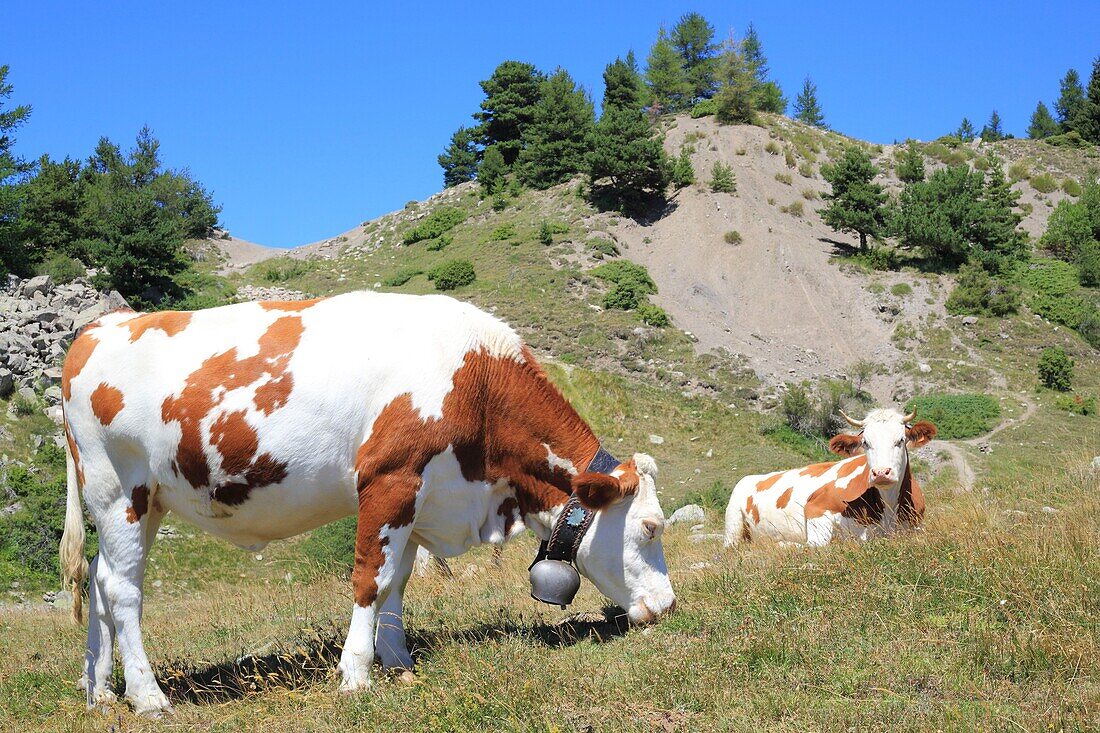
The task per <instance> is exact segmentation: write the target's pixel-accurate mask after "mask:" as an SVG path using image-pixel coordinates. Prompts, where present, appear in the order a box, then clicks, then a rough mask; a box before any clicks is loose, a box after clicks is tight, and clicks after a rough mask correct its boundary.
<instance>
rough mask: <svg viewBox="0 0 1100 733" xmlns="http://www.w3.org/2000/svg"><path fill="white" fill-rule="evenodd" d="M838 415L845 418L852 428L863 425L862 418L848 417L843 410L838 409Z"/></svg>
mask: <svg viewBox="0 0 1100 733" xmlns="http://www.w3.org/2000/svg"><path fill="white" fill-rule="evenodd" d="M840 416H841V417H842V418H844V419H845V420H847V421H848V424H849V425H851V426H852V427H853V428H862V427H863V420H856V419H855V418H854V417H849V415H848V413H846V412H845V411H844V410H841V411H840Z"/></svg>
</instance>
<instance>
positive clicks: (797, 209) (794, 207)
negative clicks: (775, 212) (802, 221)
mask: <svg viewBox="0 0 1100 733" xmlns="http://www.w3.org/2000/svg"><path fill="white" fill-rule="evenodd" d="M779 210H780V211H782V212H783V213H784V214H790V215H791V216H798V217H800V216H802V213H803V211H804V209H803V207H802V202H801V201H792V202H791V203H789V204H787V205H786V206H780V207H779Z"/></svg>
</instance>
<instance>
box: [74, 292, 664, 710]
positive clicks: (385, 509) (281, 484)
mask: <svg viewBox="0 0 1100 733" xmlns="http://www.w3.org/2000/svg"><path fill="white" fill-rule="evenodd" d="M62 395H63V405H64V410H65V427H66V434H67V438H68V469H69V483H68V486H69V488H68V508H67V512H66V521H65V534H64V536H63V539H62V542H61V561H62V567H63V572H64V574H65V576H66V578H67V579H68V580H69V581H71V582H73V584H74V590H76V589H77V588H76V584H77V583H79V581H81V580H82V579H83V577H84V575H85V573H87V574H88V575H89V576H90V582H89V586H90V588H89V615H90V619H89V629H88V647H87V655H86V659H87V664H86V669H85V675H86V677H85V679H84V680H83V682H84V684H85V685H86V689H87V694H88V703H89V705H95V704H98V703H102V702H109V701H111V700H112V699H114V696H113V694H112V692H111V691H110V689H109V688H108V681H109V679H110V676H111V666H112V651H113V649H112V648H113V645H114V642H115V640H116V639H117V641H118V645H119V649H120V652H121V658H122V662H123V665H124V667H125V678H126V695H127V697H128V698H129V699H130V701H131V702H132V704H133V705H134V707H135V709H136V710H138V711H140V712H146V713H157V712H159V711H162V710H165V709H167V708H168V707H169V702H168V699H167V698H166V697H165V695H164V694H163V692H162V691H161V689H160V688H159V686H158V685H157V681H156V679H154V676H153V674H152V670H151V667H150V664H149V660H148V657H147V656H146V653H145V649H144V647H143V644H142V638H141V633H140V629H139V623H140V618H141V608H142V582H143V578H144V575H145V564H146V558H147V557H148V554H149V548H150V546H151V545H152V542H153V539H154V538H155V537H156V534H157V527H158V525H159V524H160V522H161V520H162V519H163V518H164V516H165V514H167V513H168V512H174V513H175V514H176V515H177V516H179V517H180V518H182V519H184V520H186V521H188V522H190V523H192V524H194V525H196V526H198V527H200V528H202V529H204V530H206V531H207V532H209V533H211V534H214V535H216V536H218V537H221V538H224V539H226V540H228V541H230V542H232V543H234V544H237V545H239V546H241V547H244V548H248V549H250V550H256V549H258V548H261V547H263V546H264V545H265V544H266V543H268V542H270V541H271V540H276V539H281V538H285V537H290V536H292V535H295V534H298V533H300V532H304V531H307V530H310V529H313V528H315V527H319V526H321V525H323V524H325V523H327V522H331V521H333V520H336V519H339V518H341V517H344V516H347V515H349V514H352V513H357V515H358V531H357V538H356V546H355V568H354V572H353V574H352V583H353V591H354V608H353V609H352V618H351V625H350V629H349V631H348V637H347V642H346V644H345V645H344V648H343V653H342V655H341V659H340V664H339V672H340V673H341V676H342V679H341V683H340V687H341V689H342V690H344V691H354V690H359V689H363V688H366V687H368V686H369V684H370V667H371V663H372V662H373V660H374V656H375V651H376V650H377V651H378V654H379V655H380V657H381V660H382V664H383V666H384V667H386V668H405V669H408V668H411V666H412V659H411V658H410V656H409V652H408V650H407V648H406V643H405V633H404V629H403V627H402V625H401V621H400V618H401V596H402V592H403V590H404V587H405V583H406V581H407V580H408V577H409V575H410V572H411V570H412V567H413V562H414V559H415V557H416V551H417V547H420V546H422V547H425V548H427V549H428V550H430V551H431V552H432V553H433V554H435V555H438V556H443V557H450V556H454V555H458V554H460V553H462V552H464V551H466V550H467V549H469V548H470V547H472V546H474V545H478V544H481V543H484V542H498V543H499V542H501V541H503V540H504V539H507V538H508V537H509V536H511V535H514V534H516V533H518V532H519V531H521V530H522V529H523V528H524V527H525V526H526V527H528V528H530V529H531V530H532V531H533V532H534V533H535V534H536V535H538V536H540V537H541V538H543V539H545V538H546V537H547V536H548V535H549V532H550V528H551V527H553V526H554V523H555V521H556V519H557V517H558V516H559V515H560V514H561V510H562V506H563V505H564V503H565V501H566V499H567V498H568V496H569V494H570V492H571V491H575V493H576V494H577V496H578V497H579V498H580V500H581V501H582V502H583V503H584V504H586V505H587V506H588V507H589V508H592V509H598V510H599V511H598V512H597V513H596V515H595V519H594V520H593V522H592V524H591V525H590V526H589V529H588V531H587V533H586V534H585V535H584V537H583V541H582V542H581V544H580V545H579V547H578V548H577V552H576V563H577V566H578V568H579V570H580V571H581V573H583V574H584V575H585V576H587V577H588V578H589V579H590V580H591V581H592V582H593V583H594V584H595V585H596V587H597V588H598V589H599V590H600V591H601V592H602V593H603V594H604V595H606V596H607V597H609V598H610V599H611V600H612V601H614V602H615V603H617V604H619V605H621V606H622V607H623V608H624V609H626V610H627V612H628V614H629V616H630V618H631V620H633V621H635V622H646V621H651V620H654V619H656V618H657V617H658V616H661V615H662V614H664V613H665V612H667V611H670V610H671V609H672V608H674V606H675V596H674V594H673V590H672V586H671V584H670V582H669V578H668V572H667V569H666V566H665V560H664V551H663V549H662V546H661V541H660V532H661V529H662V528H663V526H664V516H663V514H662V511H661V506H660V504H659V502H658V500H657V493H656V486H655V475H656V466H655V464H654V463H653V460H652V459H651V458H649V457H648V456H645V455H642V454H637V455H636V456H635V457H634V458H633V459H631V460H629V461H627V462H626V463H622V464H620V465H619V466H618V468H617V469H614V470H612V471H610V475H605V474H602V473H601V474H593V473H585V469H586V468H587V467H588V466H589V463H590V462H591V461H592V460H593V457H594V456H595V455H596V454H597V453H598V451H599V448H600V443H599V441H598V440H597V438H596V436H595V435H594V434H593V433H592V430H590V429H589V427H588V425H587V424H586V423H585V422H584V420H582V419H581V418H580V416H578V415H577V413H576V411H574V410H573V408H572V407H571V406H570V405H569V404H568V403H567V402H566V401H565V399H564V398H563V397H562V396H561V394H560V393H559V392H558V391H557V389H555V388H554V386H553V385H552V384H551V383H550V382H549V380H548V379H547V378H546V376H545V374H544V373H543V372H542V370H541V368H540V367H539V365H538V364H537V363H536V361H535V359H534V358H533V357H532V355H531V352H530V351H529V350H528V349H527V347H526V346H524V344H523V343H522V341H521V340H520V338H519V336H518V335H517V334H516V333H515V332H514V331H513V330H512V329H510V328H509V327H508V326H506V325H505V324H504V323H502V322H500V321H499V320H497V319H495V318H493V317H492V316H490V315H488V314H486V313H484V312H482V311H480V310H478V309H477V308H475V307H474V306H472V305H469V304H465V303H461V302H459V301H456V300H453V299H451V298H446V297H443V296H408V295H396V294H378V293H363V292H358V293H349V294H346V295H341V296H337V297H333V298H328V299H321V300H311V301H302V302H266V303H243V304H239V305H231V306H226V307H222V308H214V309H210V310H205V311H197V312H194V313H188V312H163V313H152V314H147V315H142V314H139V313H133V312H118V313H113V314H110V315H108V316H106V317H104V318H102V319H101V320H100V321H98V322H97V323H94V324H92V325H91V326H89V327H88V328H87V329H86V330H85V331H84V332H83V333H82V334H81V335H80V337H79V338H77V339H76V341H75V342H74V343H73V345H72V348H71V349H70V351H69V354H68V356H67V358H66V360H65V365H64V370H63V378H62ZM610 465H611V466H614V462H612V463H611V464H610ZM81 490H82V491H83V496H84V501H85V503H86V504H87V507H88V511H89V512H90V514H91V516H92V518H93V519H94V521H95V524H96V527H97V528H98V530H99V543H100V544H99V548H100V550H99V554H98V555H97V557H96V558H95V560H93V561H92V563H91V566H90V567H88V566H86V563H85V561H84V554H83V548H84V532H83V527H82V515H81V507H80V492H81ZM74 597H75V598H77V599H79V594H78V593H74ZM379 613H386V614H388V615H390V617H391V618H395V619H397V620H396V621H389V622H388V623H386V624H382V625H381V626H380V627H379V625H378V624H377V619H378V616H379ZM74 615H75V616H76V618H77V619H78V620H79V618H80V607H79V600H78V601H77V605H76V606H75V607H74ZM376 630H377V639H376Z"/></svg>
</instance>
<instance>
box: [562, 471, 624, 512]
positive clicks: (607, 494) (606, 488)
mask: <svg viewBox="0 0 1100 733" xmlns="http://www.w3.org/2000/svg"><path fill="white" fill-rule="evenodd" d="M573 492H574V493H575V494H576V495H577V498H578V499H579V500H580V502H581V504H583V505H584V506H585V507H586V508H588V509H593V510H596V511H599V510H600V509H604V508H606V507H608V506H610V505H611V504H613V503H615V502H616V501H618V500H619V499H621V498H623V497H624V496H626V494H625V493H624V489H623V485H622V484H621V483H620V482H619V479H617V478H615V477H614V476H608V475H606V474H602V473H582V474H578V475H577V477H576V478H574V479H573Z"/></svg>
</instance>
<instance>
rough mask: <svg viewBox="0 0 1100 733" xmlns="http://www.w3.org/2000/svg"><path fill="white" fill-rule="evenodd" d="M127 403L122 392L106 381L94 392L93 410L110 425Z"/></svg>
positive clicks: (105, 423) (102, 420)
mask: <svg viewBox="0 0 1100 733" xmlns="http://www.w3.org/2000/svg"><path fill="white" fill-rule="evenodd" d="M125 404H126V402H125V400H124V399H123V397H122V392H120V391H119V390H118V389H115V388H114V387H112V386H110V385H109V384H107V383H106V382H100V383H99V386H98V387H96V388H95V391H94V392H92V412H93V413H95V416H96V417H97V418H98V419H99V422H100V423H102V424H103V425H110V424H111V422H112V421H113V420H114V419H115V415H117V414H118V413H120V412H122V408H123V407H124V406H125Z"/></svg>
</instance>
